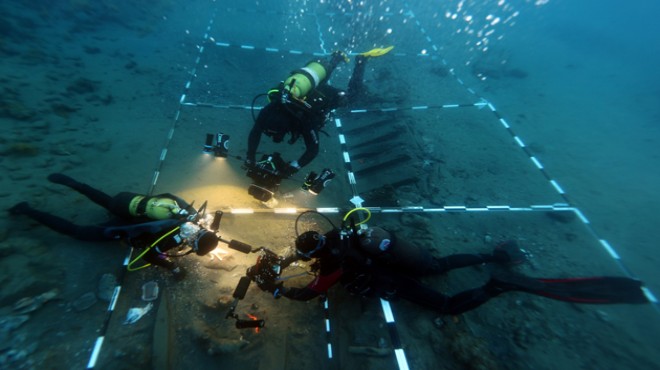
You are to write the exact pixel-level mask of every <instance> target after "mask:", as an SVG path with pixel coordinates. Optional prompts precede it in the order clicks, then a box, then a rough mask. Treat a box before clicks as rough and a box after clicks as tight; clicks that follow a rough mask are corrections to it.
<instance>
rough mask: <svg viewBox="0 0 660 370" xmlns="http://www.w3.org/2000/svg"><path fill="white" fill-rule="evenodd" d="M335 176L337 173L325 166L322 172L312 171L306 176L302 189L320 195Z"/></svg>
mask: <svg viewBox="0 0 660 370" xmlns="http://www.w3.org/2000/svg"><path fill="white" fill-rule="evenodd" d="M334 178H335V173H334V172H332V170H331V169H329V168H324V169H323V171H321V173H320V174H318V175H317V174H316V172H314V171H312V172H310V173H309V175H307V177H306V178H305V182H304V183H303V185H302V189H303V190H306V191H308V192H310V193H312V194H314V195H318V194H319V193H320V192H321V191H322V190H323V189H325V187H326V186H328V183H329V182H330V181H332V179H334Z"/></svg>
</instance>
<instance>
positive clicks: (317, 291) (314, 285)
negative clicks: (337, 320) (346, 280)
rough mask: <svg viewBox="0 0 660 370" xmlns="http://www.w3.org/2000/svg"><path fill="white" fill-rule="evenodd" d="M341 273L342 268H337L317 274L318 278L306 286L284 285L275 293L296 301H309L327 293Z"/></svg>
mask: <svg viewBox="0 0 660 370" xmlns="http://www.w3.org/2000/svg"><path fill="white" fill-rule="evenodd" d="M341 275H342V270H341V269H337V270H336V271H334V272H332V273H330V274H327V275H319V276H317V277H316V279H314V280H313V281H312V282H310V283H309V284H307V286H306V287H304V288H285V287H283V286H282V287H280V288H279V290H278V291H276V292H275V295H276V296H280V295H281V296H284V297H287V298H289V299H293V300H296V301H309V300H310V299H312V298H315V297H318V296H319V295H321V294H323V293H325V292H326V291H327V290H328V289H330V287H332V286H333V285H335V284H336V283H337V282H338V281H339V279H340V278H341Z"/></svg>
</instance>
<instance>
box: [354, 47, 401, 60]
mask: <svg viewBox="0 0 660 370" xmlns="http://www.w3.org/2000/svg"><path fill="white" fill-rule="evenodd" d="M392 49H394V46H393V45H392V46H388V47H386V48H375V49H371V50H369V51H365V52H364V53H361V54H360V55H362V56H365V57H379V56H381V55H385V54H387V53H389V52H390V50H392Z"/></svg>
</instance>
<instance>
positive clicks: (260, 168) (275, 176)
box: [246, 153, 286, 202]
mask: <svg viewBox="0 0 660 370" xmlns="http://www.w3.org/2000/svg"><path fill="white" fill-rule="evenodd" d="M285 166H286V163H284V160H283V159H282V157H280V153H273V154H272V155H266V154H264V155H263V156H262V157H261V160H260V161H259V162H257V163H255V165H254V166H252V167H250V168H248V170H247V174H246V175H247V177H249V178H251V179H252V180H253V181H254V183H252V184H251V185H250V187H249V188H248V194H250V195H252V196H253V197H254V198H255V199H257V200H260V201H262V202H268V201H269V200H271V199H272V198H273V196H274V195H275V192H276V191H277V189H278V188H279V186H280V182H281V181H282V175H281V174H280V172H279V169H280V168H285Z"/></svg>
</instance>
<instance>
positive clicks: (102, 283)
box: [98, 273, 117, 302]
mask: <svg viewBox="0 0 660 370" xmlns="http://www.w3.org/2000/svg"><path fill="white" fill-rule="evenodd" d="M116 286H117V278H116V277H115V275H113V274H110V273H108V274H103V275H101V278H100V279H99V287H98V297H99V299H100V300H102V301H105V302H110V300H111V299H112V296H113V295H114V294H115V287H116Z"/></svg>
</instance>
